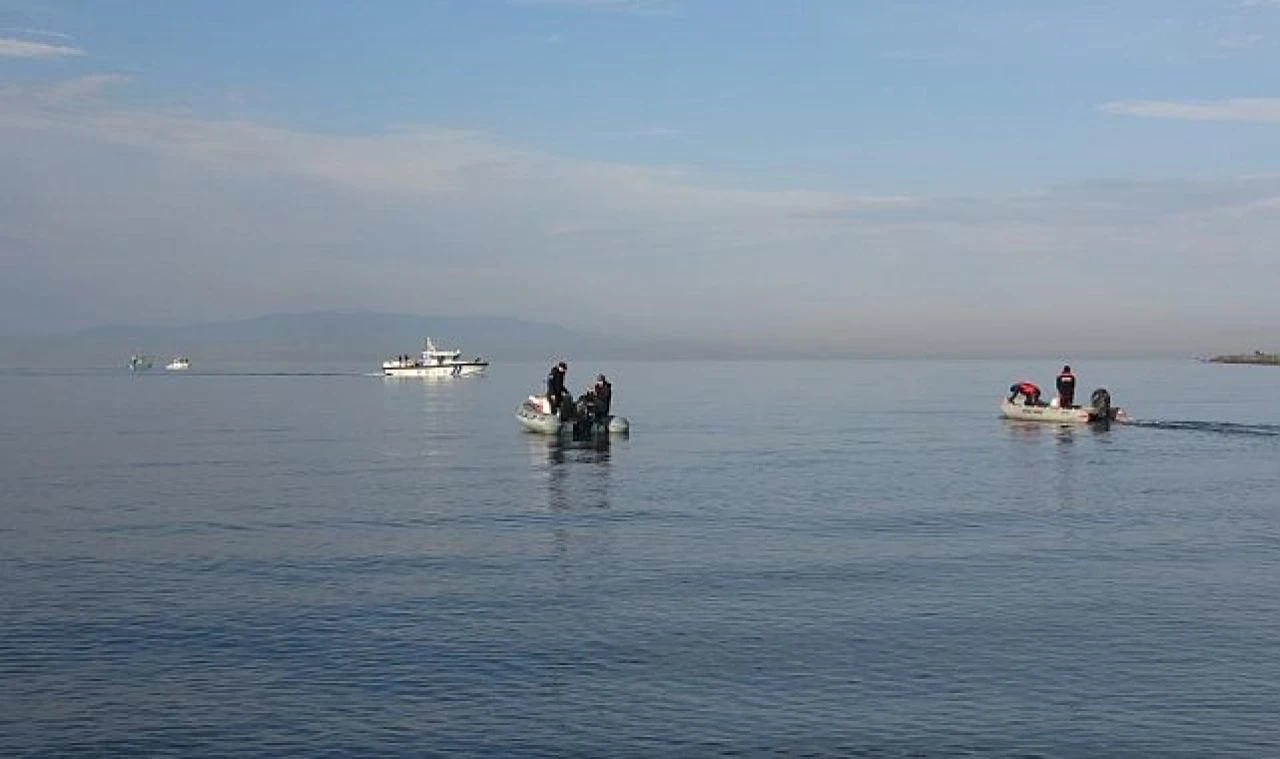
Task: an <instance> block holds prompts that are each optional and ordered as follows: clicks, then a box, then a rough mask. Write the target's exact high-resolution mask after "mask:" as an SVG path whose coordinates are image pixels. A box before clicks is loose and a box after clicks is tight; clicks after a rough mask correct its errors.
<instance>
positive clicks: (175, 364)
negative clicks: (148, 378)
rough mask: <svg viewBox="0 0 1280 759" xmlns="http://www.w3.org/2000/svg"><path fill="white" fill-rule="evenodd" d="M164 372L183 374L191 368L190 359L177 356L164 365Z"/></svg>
mask: <svg viewBox="0 0 1280 759" xmlns="http://www.w3.org/2000/svg"><path fill="white" fill-rule="evenodd" d="M164 368H165V370H166V371H170V372H185V371H186V370H188V369H190V368H191V359H189V358H187V357H186V356H178V357H177V358H175V359H174V360H172V361H170V362H169V363H167V364H165V365H164Z"/></svg>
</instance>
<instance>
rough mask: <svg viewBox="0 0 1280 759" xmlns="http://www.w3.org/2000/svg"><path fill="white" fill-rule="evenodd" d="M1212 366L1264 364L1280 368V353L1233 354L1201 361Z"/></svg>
mask: <svg viewBox="0 0 1280 759" xmlns="http://www.w3.org/2000/svg"><path fill="white" fill-rule="evenodd" d="M1201 360H1202V361H1205V362H1207V363H1210V364H1262V365H1264V366H1280V353H1263V352H1262V351H1254V352H1253V353H1233V354H1227V355H1223V356H1213V357H1212V358H1206V359H1201Z"/></svg>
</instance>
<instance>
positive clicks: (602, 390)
mask: <svg viewBox="0 0 1280 759" xmlns="http://www.w3.org/2000/svg"><path fill="white" fill-rule="evenodd" d="M591 394H592V396H594V397H595V401H596V413H597V414H599V415H600V416H602V417H605V416H608V415H609V408H610V407H611V406H612V405H613V385H611V384H609V380H607V379H605V378H604V375H603V374H597V375H596V384H595V385H594V386H593V387H592V388H591Z"/></svg>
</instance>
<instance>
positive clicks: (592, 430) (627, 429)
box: [516, 395, 631, 440]
mask: <svg viewBox="0 0 1280 759" xmlns="http://www.w3.org/2000/svg"><path fill="white" fill-rule="evenodd" d="M565 403H566V404H568V406H569V407H570V408H572V407H573V405H574V404H573V401H572V400H568V399H566V400H565ZM562 410H563V409H562ZM565 417H567V418H565ZM516 421H517V422H519V423H520V426H521V427H522V428H524V430H525V431H526V432H536V433H538V434H540V435H565V436H570V435H571V436H573V438H574V439H575V440H578V439H583V438H585V437H595V436H597V435H628V434H630V433H631V423H630V422H629V421H627V418H626V417H625V416H614V415H612V414H608V415H606V416H603V417H600V418H598V419H582V418H580V417H579V418H575V415H573V414H561V413H556V414H553V413H551V402H550V401H548V400H547V396H545V395H530V396H529V397H528V398H525V399H524V402H523V403H521V404H520V407H519V408H517V409H516Z"/></svg>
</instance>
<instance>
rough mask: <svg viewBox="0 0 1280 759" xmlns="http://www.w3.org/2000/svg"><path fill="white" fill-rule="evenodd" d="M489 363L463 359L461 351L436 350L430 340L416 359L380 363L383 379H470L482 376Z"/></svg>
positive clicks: (405, 358)
mask: <svg viewBox="0 0 1280 759" xmlns="http://www.w3.org/2000/svg"><path fill="white" fill-rule="evenodd" d="M488 366H489V362H488V361H484V360H482V359H480V358H473V359H465V358H463V357H462V351H461V350H457V349H454V350H446V349H443V348H437V347H436V345H435V343H433V342H431V338H429V337H428V338H427V341H426V346H425V347H424V348H423V349H422V353H421V354H420V355H419V356H418V357H414V356H410V355H404V356H396V357H395V358H392V359H388V360H386V361H383V362H382V374H383V376H385V377H422V378H431V379H434V378H443V377H470V376H472V375H476V374H483V373H484V370H485V369H486V368H488Z"/></svg>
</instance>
